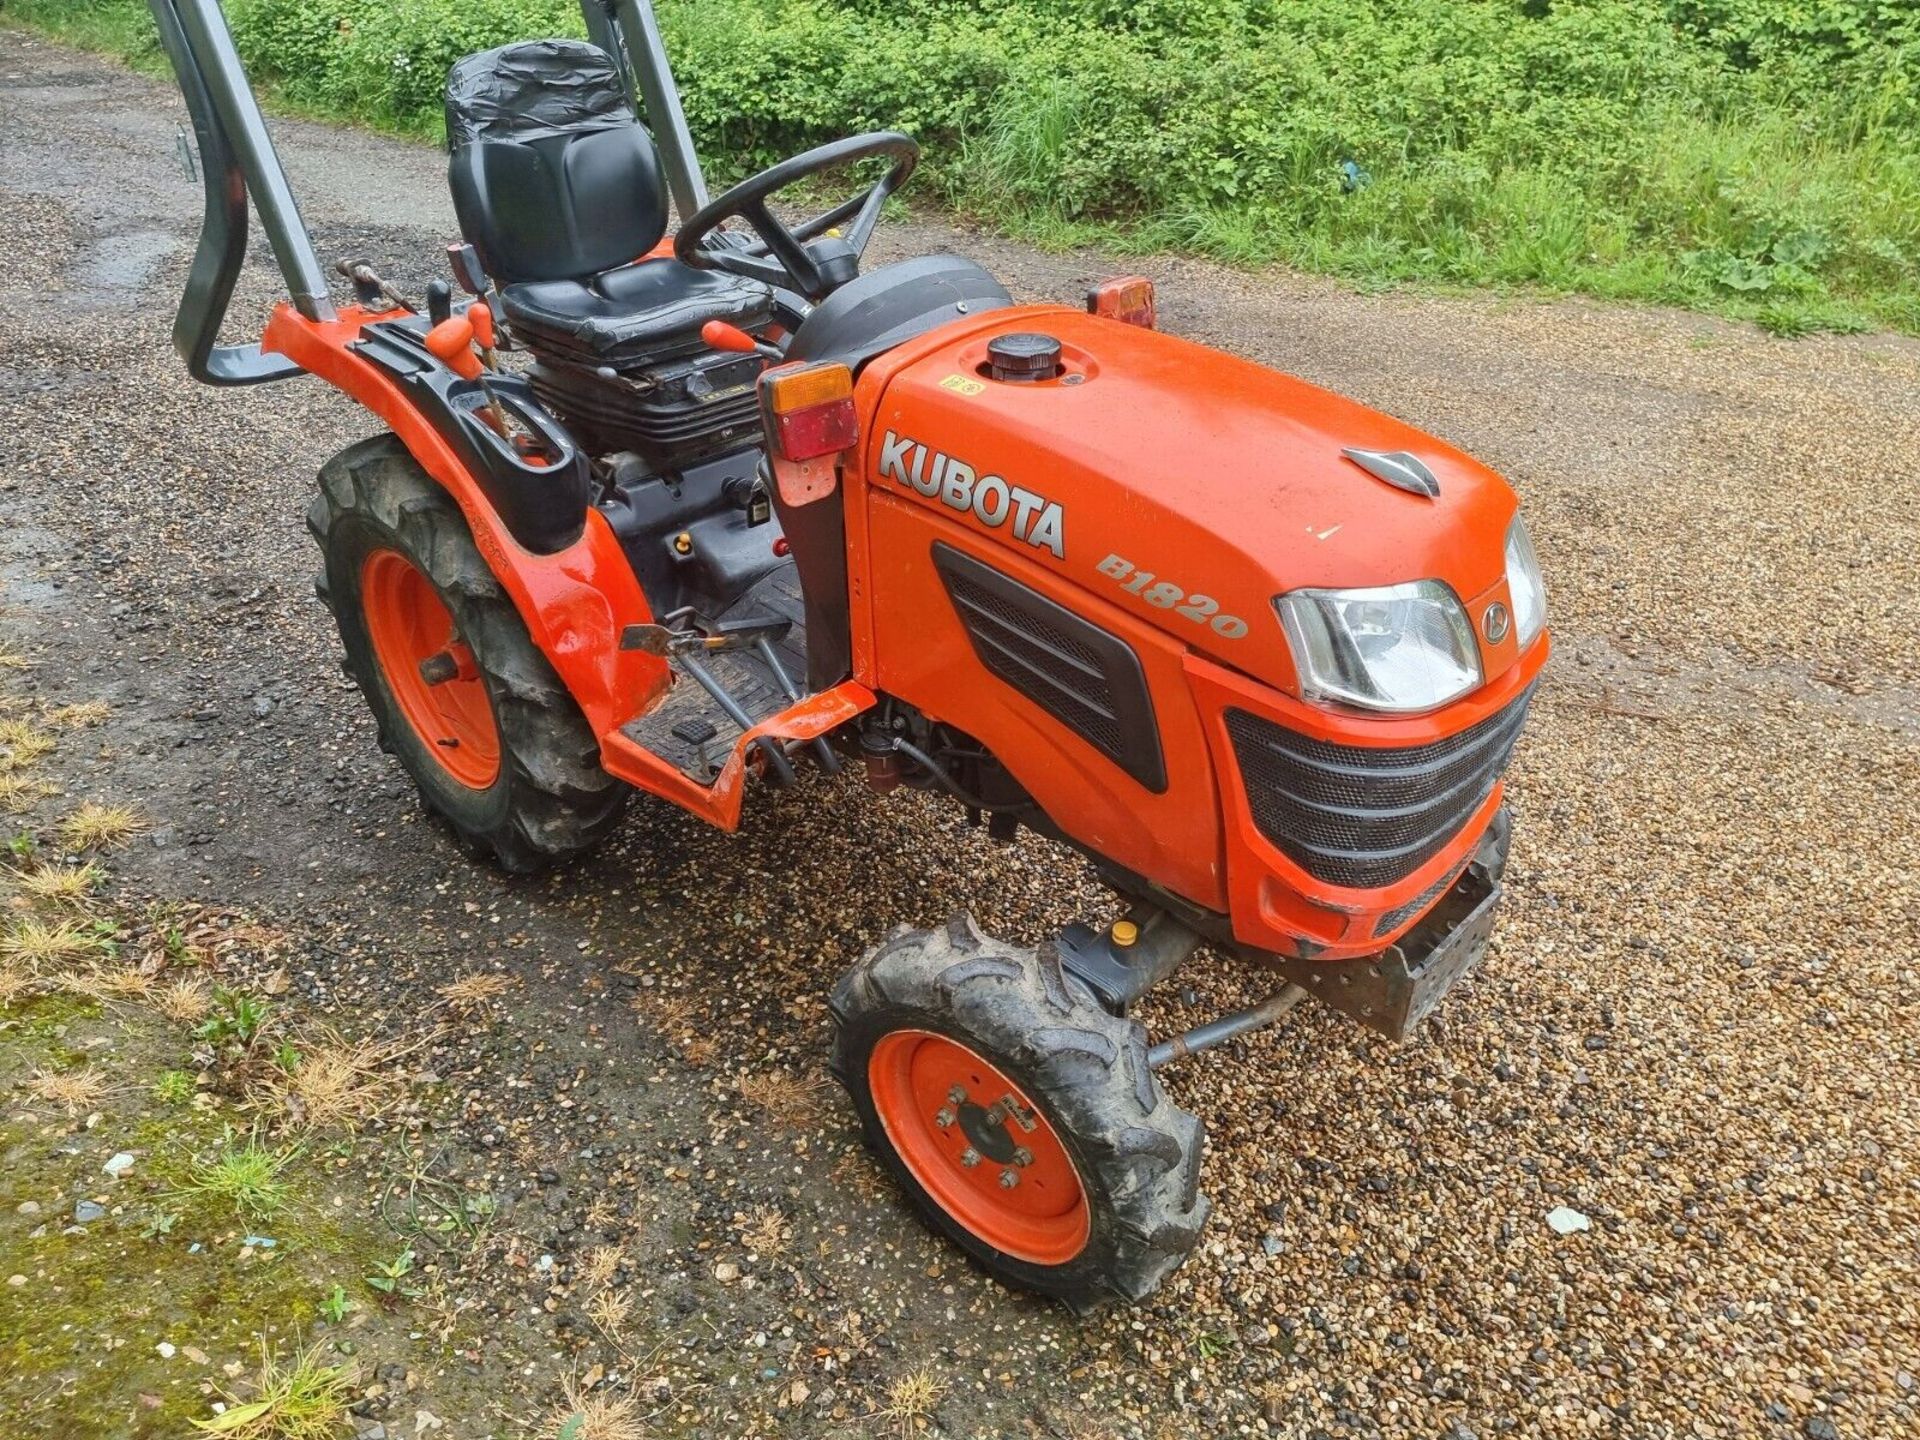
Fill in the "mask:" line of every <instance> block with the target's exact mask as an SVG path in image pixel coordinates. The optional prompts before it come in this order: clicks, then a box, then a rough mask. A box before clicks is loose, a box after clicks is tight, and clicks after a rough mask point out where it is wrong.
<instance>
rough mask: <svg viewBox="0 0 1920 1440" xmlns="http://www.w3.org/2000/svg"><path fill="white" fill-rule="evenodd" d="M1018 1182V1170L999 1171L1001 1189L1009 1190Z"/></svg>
mask: <svg viewBox="0 0 1920 1440" xmlns="http://www.w3.org/2000/svg"><path fill="white" fill-rule="evenodd" d="M1019 1183H1020V1172H1019V1171H1018V1170H1002V1171H1001V1172H1000V1188H1001V1189H1002V1190H1011V1189H1013V1187H1014V1186H1016V1185H1018V1184H1019Z"/></svg>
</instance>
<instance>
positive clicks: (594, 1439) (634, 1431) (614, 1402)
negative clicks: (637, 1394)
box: [544, 1379, 649, 1440]
mask: <svg viewBox="0 0 1920 1440" xmlns="http://www.w3.org/2000/svg"><path fill="white" fill-rule="evenodd" d="M560 1388H561V1392H562V1394H563V1396H564V1397H565V1398H564V1399H563V1400H562V1401H561V1403H560V1406H559V1408H558V1409H556V1410H555V1411H554V1412H553V1415H552V1416H551V1417H550V1418H549V1419H548V1421H547V1428H546V1430H545V1432H544V1433H545V1435H546V1436H547V1437H549V1440H648V1435H649V1430H648V1426H647V1424H646V1422H645V1420H644V1419H642V1417H641V1414H640V1405H639V1402H637V1401H636V1400H635V1399H634V1398H633V1397H632V1396H631V1395H617V1394H614V1393H613V1392H611V1391H601V1392H600V1393H598V1394H590V1393H588V1392H587V1391H586V1390H585V1389H583V1388H582V1387H581V1385H580V1383H579V1382H578V1381H577V1380H573V1379H568V1380H565V1381H563V1382H562V1383H561V1387H560Z"/></svg>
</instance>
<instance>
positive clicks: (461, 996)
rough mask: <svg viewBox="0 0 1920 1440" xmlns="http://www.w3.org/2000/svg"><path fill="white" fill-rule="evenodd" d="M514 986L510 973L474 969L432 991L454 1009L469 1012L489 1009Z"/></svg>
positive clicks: (464, 1012)
mask: <svg viewBox="0 0 1920 1440" xmlns="http://www.w3.org/2000/svg"><path fill="white" fill-rule="evenodd" d="M513 986H514V979H513V977H512V976H511V975H501V974H499V973H498V972H496V971H491V970H476V971H475V972H474V973H473V974H471V975H462V976H461V977H460V978H459V979H458V980H453V981H449V982H448V983H447V984H445V985H442V986H441V987H440V988H439V989H438V990H437V991H435V992H434V993H435V994H437V995H438V996H439V997H440V998H441V999H442V1000H444V1001H446V1002H447V1004H448V1005H449V1006H450V1007H452V1008H453V1009H455V1010H458V1011H460V1012H461V1013H463V1014H470V1013H472V1012H474V1011H478V1010H490V1009H492V1008H493V1002H494V1001H496V1000H498V999H499V998H500V997H501V996H502V995H504V994H506V993H507V991H509V990H511V989H512V988H513Z"/></svg>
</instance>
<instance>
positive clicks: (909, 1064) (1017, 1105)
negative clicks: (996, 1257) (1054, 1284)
mask: <svg viewBox="0 0 1920 1440" xmlns="http://www.w3.org/2000/svg"><path fill="white" fill-rule="evenodd" d="M867 1086H868V1089H869V1090H871V1091H872V1093H873V1105H874V1109H875V1110H876V1111H877V1112H878V1113H879V1116H880V1123H881V1124H882V1125H883V1126H885V1127H886V1132H887V1138H888V1139H889V1140H891V1141H892V1142H893V1148H894V1149H895V1150H896V1151H897V1152H898V1153H899V1155H900V1158H901V1160H902V1161H904V1162H905V1163H906V1167H907V1169H908V1170H910V1171H911V1172H913V1178H914V1179H915V1180H917V1181H919V1182H920V1188H921V1189H923V1190H925V1191H926V1192H927V1194H929V1195H931V1196H932V1197H933V1200H934V1203H935V1204H937V1205H938V1206H939V1207H940V1208H941V1209H942V1210H944V1211H946V1212H947V1214H948V1215H950V1216H951V1217H952V1218H953V1219H954V1220H956V1221H957V1222H958V1223H959V1224H961V1225H962V1226H964V1227H965V1228H966V1229H967V1230H969V1231H970V1232H972V1233H973V1234H974V1235H976V1236H978V1237H979V1238H980V1239H981V1240H983V1241H985V1242H986V1243H987V1244H989V1245H991V1246H992V1247H993V1248H994V1249H996V1250H998V1251H1000V1252H1001V1253H1002V1254H1006V1255H1011V1256H1012V1257H1013V1258H1014V1259H1016V1260H1025V1261H1028V1262H1029V1263H1031V1264H1034V1265H1064V1264H1066V1263H1067V1261H1069V1260H1071V1259H1073V1257H1074V1256H1076V1255H1078V1254H1079V1253H1080V1252H1081V1251H1082V1250H1084V1249H1086V1246H1087V1233H1088V1226H1089V1218H1088V1217H1089V1211H1088V1207H1087V1192H1086V1188H1085V1187H1084V1186H1083V1185H1082V1184H1081V1183H1080V1176H1079V1173H1078V1172H1077V1171H1076V1170H1075V1169H1074V1167H1073V1160H1072V1157H1070V1156H1069V1155H1068V1154H1067V1149H1066V1146H1064V1145H1062V1144H1061V1143H1060V1137H1059V1136H1058V1135H1057V1134H1055V1133H1054V1129H1053V1126H1052V1124H1051V1123H1049V1121H1048V1120H1047V1117H1046V1116H1045V1115H1043V1114H1041V1113H1040V1110H1039V1109H1038V1107H1036V1106H1035V1105H1034V1103H1033V1102H1032V1101H1031V1100H1029V1099H1028V1098H1027V1095H1026V1092H1025V1091H1023V1090H1021V1089H1020V1087H1019V1086H1017V1085H1015V1084H1014V1083H1013V1082H1012V1081H1011V1080H1009V1079H1008V1078H1007V1077H1006V1076H1005V1075H1004V1074H1002V1073H1001V1071H1000V1070H999V1069H998V1068H997V1067H996V1066H994V1065H993V1064H991V1063H990V1062H988V1061H987V1060H985V1059H984V1058H982V1057H981V1056H980V1055H979V1054H978V1053H977V1052H976V1051H974V1050H972V1049H970V1048H968V1047H967V1046H965V1045H962V1044H961V1043H960V1042H959V1041H957V1040H951V1039H948V1038H947V1037H946V1036H945V1035H935V1034H933V1033H932V1032H931V1031H927V1030H896V1031H894V1032H893V1033H892V1034H890V1035H886V1036H884V1037H882V1038H881V1040H880V1043H879V1044H877V1045H875V1046H874V1047H873V1054H872V1056H871V1057H869V1059H868V1061H867Z"/></svg>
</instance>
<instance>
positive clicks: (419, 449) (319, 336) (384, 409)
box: [261, 304, 671, 790]
mask: <svg viewBox="0 0 1920 1440" xmlns="http://www.w3.org/2000/svg"><path fill="white" fill-rule="evenodd" d="M386 318H392V315H391V312H389V313H387V314H380V313H375V312H369V311H367V310H364V309H361V308H359V307H349V308H347V309H345V310H343V311H342V312H341V314H340V316H339V318H338V319H337V320H333V321H316V320H308V319H306V318H305V317H303V316H302V315H300V314H299V313H298V312H297V311H296V310H294V308H293V307H292V306H291V305H286V304H282V305H279V306H276V307H275V309H274V312H273V318H272V319H271V320H270V321H269V322H268V323H267V330H266V336H265V338H264V339H263V340H262V342H261V349H262V350H263V351H265V352H267V353H270V354H278V355H284V356H286V357H287V358H288V359H289V360H291V361H293V362H294V363H295V364H297V365H299V366H300V367H301V368H302V369H304V370H309V371H311V372H312V373H313V374H315V375H318V376H319V377H320V378H321V379H322V380H325V381H326V382H327V383H328V384H330V385H332V386H334V387H335V388H336V389H339V390H342V391H344V392H345V393H346V394H348V395H350V396H352V397H353V398H354V399H355V400H357V401H359V402H360V403H361V404H362V405H364V406H366V408H367V409H368V410H370V411H372V412H373V413H374V414H375V415H377V416H378V417H379V418H380V419H381V420H382V421H383V422H384V423H385V424H386V425H387V427H388V428H389V429H390V430H392V431H393V433H394V434H395V435H397V436H399V438H400V441H401V443H402V444H404V445H405V446H406V447H407V450H408V451H409V452H410V453H411V454H412V456H413V458H414V459H415V460H417V461H418V462H419V463H420V466H421V468H422V469H424V470H425V471H426V472H427V473H428V474H429V475H431V476H432V477H433V478H434V479H435V480H436V481H438V482H439V483H440V485H442V486H443V487H444V488H445V489H446V491H447V493H448V494H449V495H451V496H452V497H453V500H454V503H455V504H457V505H458V506H459V507H460V511H461V514H463V515H464V516H465V517H466V520H467V526H468V528H469V529H470V530H471V531H472V532H473V540H474V544H475V545H476V546H478V547H479V550H480V553H481V555H482V556H483V557H485V559H486V562H487V568H488V569H490V570H491V571H492V572H493V574H494V577H495V578H496V579H498V580H499V582H500V584H501V586H502V587H503V588H504V589H505V590H506V592H507V594H508V595H510V596H511V597H512V599H513V603H514V605H515V607H516V608H517V609H518V610H519V612H520V615H521V618H522V619H523V620H524V621H525V622H526V625H527V631H528V633H529V634H530V635H531V636H532V637H533V642H534V644H535V645H537V646H539V647H540V652H541V653H542V654H543V655H545V656H546V657H547V660H548V662H549V663H550V664H551V665H552V666H553V668H554V672H555V673H556V674H557V675H559V677H560V680H561V683H562V684H564V685H565V686H566V687H567V691H568V693H569V694H571V695H572V696H573V698H574V701H575V703H576V704H578V705H579V706H580V709H581V712H582V713H583V714H584V715H585V716H586V718H587V723H588V724H589V725H591V726H592V727H593V733H594V735H595V736H596V737H597V738H598V739H599V741H600V746H601V755H602V758H603V760H604V761H605V762H606V764H607V768H608V770H609V771H610V772H611V773H613V774H615V775H617V776H619V777H620V778H621V779H624V780H628V781H630V782H631V783H635V784H640V785H642V786H643V787H644V788H647V789H650V790H657V789H658V788H659V787H658V785H657V784H655V783H651V777H650V776H649V777H648V778H645V779H643V778H641V777H640V776H638V775H636V774H634V773H632V767H631V766H630V765H626V764H619V763H616V761H617V760H623V759H624V758H625V751H626V749H628V748H631V747H624V746H623V745H622V744H621V742H620V735H619V732H620V727H621V726H622V725H624V724H626V723H627V722H628V721H630V720H632V719H634V718H635V717H636V716H639V715H642V714H644V713H645V712H646V711H647V710H649V709H651V708H652V707H653V705H654V704H655V703H656V702H657V700H658V699H659V698H660V696H662V695H663V694H664V693H665V692H666V689H667V687H668V685H669V684H670V683H671V674H670V671H669V667H668V665H667V662H666V661H665V660H664V659H661V658H659V657H657V656H653V655H648V654H645V653H644V652H641V651H637V650H622V649H621V648H620V636H621V633H622V631H623V630H624V629H625V628H626V627H627V626H629V625H646V624H651V623H652V621H653V612H652V610H651V609H650V608H649V606H648V605H647V599H646V596H645V594H644V593H642V591H641V589H640V582H639V581H638V580H637V579H636V578H635V576H634V573H633V567H632V566H631V565H630V564H628V562H627V558H626V556H625V554H624V553H622V551H621V549H620V542H619V540H618V538H617V537H616V536H615V535H614V533H613V531H612V529H611V528H610V527H609V526H608V525H607V522H606V520H605V519H604V518H603V517H602V516H601V515H600V514H599V512H598V511H595V510H592V509H591V508H590V509H589V510H588V512H587V522H586V527H585V529H584V530H583V531H582V533H581V536H580V538H579V539H578V540H576V541H574V542H573V543H572V544H571V545H568V546H566V547H564V548H562V549H560V550H557V551H555V552H554V553H553V554H550V555H537V554H534V553H533V552H532V551H530V550H528V549H526V548H525V547H524V546H522V545H521V544H519V543H518V542H517V541H516V540H515V539H514V538H513V536H512V535H511V534H510V533H509V532H508V530H507V527H506V524H505V523H504V522H503V521H502V519H501V517H500V516H499V514H498V513H497V512H496V511H495V510H494V508H493V506H492V505H491V504H490V503H488V501H487V498H486V496H485V495H484V494H483V493H482V492H481V489H480V486H479V483H478V482H477V481H476V480H475V478H474V476H473V475H472V474H471V473H470V472H469V470H468V469H467V467H466V465H465V464H464V463H462V461H461V459H460V457H459V455H458V453H457V452H456V451H455V449H454V447H453V446H452V445H451V444H450V443H449V442H448V440H447V439H446V437H445V436H443V435H442V434H441V433H440V432H439V431H438V430H437V429H435V428H434V426H433V424H432V423H431V422H430V421H429V420H428V419H427V418H426V417H425V416H424V415H422V414H421V413H420V411H419V409H418V408H417V407H416V406H414V405H413V403H412V402H411V401H410V400H409V399H408V398H407V396H406V394H405V393H404V391H402V389H401V388H400V386H399V384H398V383H397V382H396V381H395V379H394V377H393V376H392V375H390V374H389V373H388V372H386V371H385V370H382V369H381V368H380V367H378V366H377V365H375V364H373V363H372V362H371V361H369V360H367V359H365V358H364V357H362V356H361V355H359V354H357V353H355V352H354V350H353V349H352V348H351V347H352V346H353V344H354V342H355V341H356V340H358V339H359V338H360V331H361V329H362V327H363V326H365V325H366V324H367V323H368V322H369V321H372V320H378V319H386Z"/></svg>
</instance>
